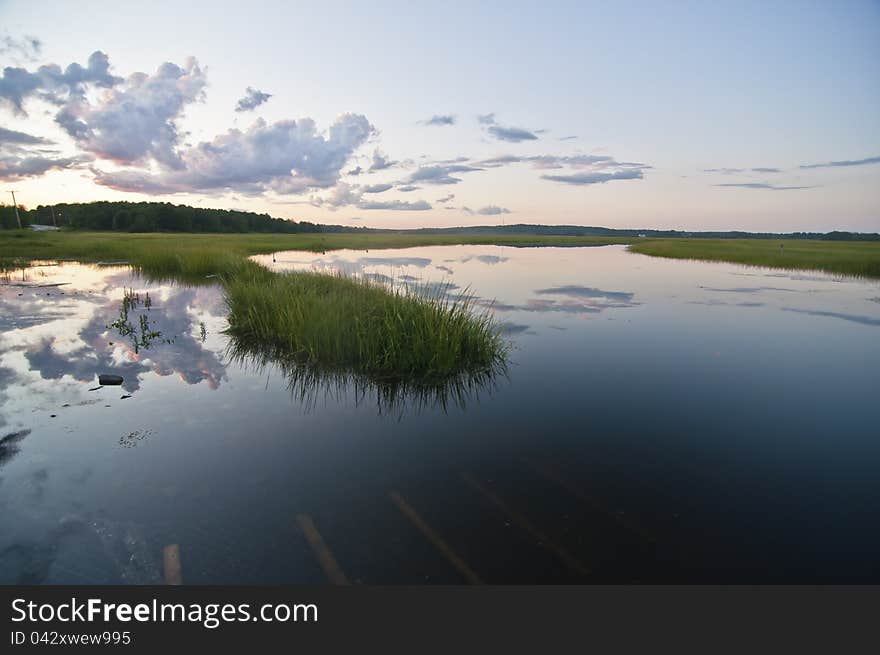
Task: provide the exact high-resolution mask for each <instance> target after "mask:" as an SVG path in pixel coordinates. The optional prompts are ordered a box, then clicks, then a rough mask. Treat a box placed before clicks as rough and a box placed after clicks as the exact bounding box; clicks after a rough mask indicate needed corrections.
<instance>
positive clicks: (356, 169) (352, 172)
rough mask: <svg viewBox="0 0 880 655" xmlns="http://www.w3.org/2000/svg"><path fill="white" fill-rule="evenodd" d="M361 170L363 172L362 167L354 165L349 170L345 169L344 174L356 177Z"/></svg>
mask: <svg viewBox="0 0 880 655" xmlns="http://www.w3.org/2000/svg"><path fill="white" fill-rule="evenodd" d="M363 172H364V169H363V168H361V167H360V166H355V167H354V168H352V169H351V170H348V171H346V172H345V174H346V175H351V176H352V177H357V176H358V175H360V174H361V173H363Z"/></svg>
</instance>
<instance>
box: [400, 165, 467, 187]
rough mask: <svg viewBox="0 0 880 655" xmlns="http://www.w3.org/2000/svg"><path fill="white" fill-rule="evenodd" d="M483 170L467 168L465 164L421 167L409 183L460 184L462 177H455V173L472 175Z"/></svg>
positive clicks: (413, 174) (410, 178) (411, 176)
mask: <svg viewBox="0 0 880 655" xmlns="http://www.w3.org/2000/svg"><path fill="white" fill-rule="evenodd" d="M481 170H483V169H482V168H477V167H474V166H467V165H465V164H445V165H444V164H436V165H429V166H421V167H419V168H418V169H417V170H416V171H415V172H413V173H412V174H411V175H410V176H409V182H410V183H413V182H422V183H424V184H458V183H459V182H461V178H460V177H454V176H453V173H472V172H475V171H481Z"/></svg>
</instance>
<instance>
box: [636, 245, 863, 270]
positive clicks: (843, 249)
mask: <svg viewBox="0 0 880 655" xmlns="http://www.w3.org/2000/svg"><path fill="white" fill-rule="evenodd" d="M630 250H632V251H633V252H638V253H642V254H644V255H652V256H654V257H671V258H674V259H698V260H703V261H715V262H733V263H737V264H747V265H750V266H769V267H772V268H784V269H794V270H816V271H826V272H829V273H841V274H843V275H855V276H862V277H876V278H880V242H876V241H873V242H860V241H801V240H785V241H776V240H770V239H768V240H763V239H647V240H640V241H638V242H636V243H634V244H633V245H631V246H630Z"/></svg>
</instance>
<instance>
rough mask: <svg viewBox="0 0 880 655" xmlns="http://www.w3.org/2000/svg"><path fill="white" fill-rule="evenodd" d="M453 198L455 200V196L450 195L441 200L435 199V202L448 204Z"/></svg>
mask: <svg viewBox="0 0 880 655" xmlns="http://www.w3.org/2000/svg"><path fill="white" fill-rule="evenodd" d="M454 198H455V194H454V193H450V194H449V195H448V196H443V197H442V198H437V202H439V203H444V202H449V201H450V200H453V199H454Z"/></svg>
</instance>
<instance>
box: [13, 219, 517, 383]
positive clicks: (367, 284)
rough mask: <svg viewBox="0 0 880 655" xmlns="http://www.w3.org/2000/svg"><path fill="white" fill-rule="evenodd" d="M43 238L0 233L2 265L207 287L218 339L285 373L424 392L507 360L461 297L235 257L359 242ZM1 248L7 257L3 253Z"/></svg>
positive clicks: (484, 315)
mask: <svg viewBox="0 0 880 655" xmlns="http://www.w3.org/2000/svg"><path fill="white" fill-rule="evenodd" d="M45 234H46V233H33V235H31V234H25V235H24V237H23V238H22V239H17V238H15V237H9V235H8V234H4V233H0V245H2V247H3V251H2V255H4V256H5V255H6V254H7V252H9V254H10V255H14V256H16V257H18V258H28V257H32V258H39V259H51V258H55V259H63V258H72V259H77V260H82V261H113V262H118V261H126V262H128V263H129V264H130V265H131V266H132V267H133V268H135V269H136V270H138V271H139V272H141V273H142V274H143V275H144V276H145V277H146V278H148V279H151V280H156V281H159V280H182V281H185V282H187V283H190V284H206V283H207V284H213V283H219V284H221V285H222V287H223V289H224V294H225V298H226V302H227V305H228V307H229V317H228V321H229V328H228V333H229V335H230V336H231V337H232V338H233V340H234V341H235V342H236V344H238V346H239V347H240V349H241V350H242V351H243V352H244V351H248V352H251V353H258V352H259V353H261V354H262V356H268V357H271V358H272V359H273V360H275V361H278V362H284V363H286V364H289V365H290V366H304V367H310V368H311V369H312V370H318V369H320V370H321V371H322V372H324V373H325V374H335V375H338V374H342V375H347V374H351V375H355V376H364V377H365V378H368V379H369V380H370V381H372V382H376V383H382V384H399V383H400V382H401V381H405V382H406V383H407V384H417V385H422V386H423V387H425V388H429V387H431V385H435V386H436V385H443V384H445V383H446V382H448V381H449V380H451V379H454V378H457V377H459V376H474V375H480V374H482V373H484V372H486V371H489V370H492V369H494V368H496V367H498V366H499V365H500V364H502V363H503V360H504V359H505V357H506V354H507V342H506V341H505V339H504V338H503V337H502V336H501V334H500V331H499V329H498V327H497V325H496V324H495V322H494V320H493V318H492V315H491V313H490V312H489V311H487V310H483V309H478V308H477V307H475V305H474V304H473V302H472V300H471V298H470V297H469V296H468V295H467V294H460V295H457V296H456V297H455V298H452V297H450V296H448V295H447V294H444V293H440V292H438V293H436V294H435V295H422V294H416V293H409V292H407V291H406V290H405V289H404V288H403V287H401V288H391V289H389V288H387V287H384V286H382V285H380V284H378V283H374V282H371V281H369V280H365V279H358V278H349V277H343V276H339V275H325V274H319V273H310V272H308V273H307V272H290V273H276V272H273V271H270V270H269V269H267V268H265V267H263V266H260V265H259V264H256V263H255V262H253V261H250V260H248V259H247V257H246V256H247V255H249V254H253V253H256V252H272V251H276V250H280V249H284V248H293V247H296V246H299V247H300V248H306V249H313V250H323V249H327V248H329V247H330V246H329V245H328V244H329V243H331V242H332V243H333V244H334V245H335V246H336V247H353V246H355V245H356V244H357V243H358V242H361V241H362V240H361V239H354V240H353V241H352V239H350V238H347V237H350V236H357V237H360V236H363V235H317V236H316V235H251V234H248V235H189V234H187V235H167V234H161V235H157V234H149V235H121V236H120V235H108V234H106V233H89V232H61V233H51V236H50V238H49V239H44V238H42V237H44V236H45ZM324 236H326V237H327V239H324V238H323V237H324ZM337 236H338V237H340V238H335V237H337ZM383 236H384V235H383ZM390 236H392V237H394V236H396V235H390ZM368 241H369V242H370V245H371V246H372V247H376V245H375V244H376V243H380V240H378V239H370V240H368ZM428 241H429V242H432V241H438V240H437V239H433V238H429V239H428ZM440 241H446V239H442V240H440ZM407 242H408V239H403V240H400V239H393V238H392V239H390V240H388V239H386V240H383V241H381V244H382V245H400V243H407ZM9 244H13V245H17V246H18V247H17V248H15V249H13V250H11V251H10V250H7V247H8V246H9Z"/></svg>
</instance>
